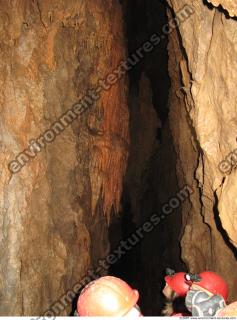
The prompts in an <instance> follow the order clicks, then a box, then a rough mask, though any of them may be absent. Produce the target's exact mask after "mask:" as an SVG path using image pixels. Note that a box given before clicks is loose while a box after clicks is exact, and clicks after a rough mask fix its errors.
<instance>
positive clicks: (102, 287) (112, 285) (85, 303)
mask: <svg viewBox="0 0 237 320" xmlns="http://www.w3.org/2000/svg"><path fill="white" fill-rule="evenodd" d="M138 298H139V293H138V291H137V290H133V289H132V288H131V287H130V286H129V285H128V284H127V283H126V282H124V281H123V280H121V279H119V278H115V277H111V276H106V277H101V278H99V279H97V280H95V281H93V282H91V283H89V284H88V285H87V286H86V287H85V288H84V289H83V291H82V292H81V294H80V296H79V298H78V302H77V312H78V314H79V316H82V317H88V316H89V317H93V316H94V317H96V316H97V317H100V316H104V317H120V316H124V315H125V314H126V313H128V312H129V311H130V310H131V309H132V308H133V307H134V306H135V305H136V303H137V301H138Z"/></svg>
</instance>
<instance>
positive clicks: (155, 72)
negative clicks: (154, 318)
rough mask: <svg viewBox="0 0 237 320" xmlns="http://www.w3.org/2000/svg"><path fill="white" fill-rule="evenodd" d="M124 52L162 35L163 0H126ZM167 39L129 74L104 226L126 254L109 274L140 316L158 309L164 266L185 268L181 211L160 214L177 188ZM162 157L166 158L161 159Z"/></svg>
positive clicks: (164, 16) (165, 11) (161, 299)
mask: <svg viewBox="0 0 237 320" xmlns="http://www.w3.org/2000/svg"><path fill="white" fill-rule="evenodd" d="M124 11H125V14H124V16H125V22H126V30H127V32H126V33H127V39H128V40H127V44H128V54H129V55H132V54H133V53H134V52H135V51H136V50H137V48H139V47H141V46H142V45H143V44H144V43H145V42H146V41H147V39H149V38H150V37H151V35H152V34H154V33H158V34H162V28H163V26H164V25H166V24H167V22H168V17H167V6H166V2H165V1H156V0H149V1H140V0H136V1H132V2H128V3H127V5H126V6H125V10H124ZM167 46H168V38H167V37H165V38H164V39H162V41H161V43H160V44H159V45H158V46H157V47H156V48H155V49H154V50H153V51H152V52H150V53H148V54H146V56H145V57H144V59H142V61H141V62H140V63H139V64H138V66H136V67H135V68H133V69H132V70H131V71H130V73H129V80H130V86H129V88H130V90H129V111H130V137H131V142H130V149H129V159H128V167H127V171H126V175H125V179H124V188H123V195H122V200H121V212H120V218H116V217H114V219H112V224H111V226H110V230H109V231H110V242H111V252H113V251H114V250H115V248H116V247H118V246H119V244H120V243H121V241H126V243H127V247H128V248H129V250H126V248H123V249H124V251H126V253H125V254H124V256H123V257H122V258H121V259H119V260H118V262H117V263H116V264H114V265H113V266H112V267H111V269H110V273H111V274H113V275H116V276H118V277H121V278H122V279H124V280H126V281H127V282H128V283H130V284H131V285H132V286H133V287H135V288H137V289H138V290H139V292H140V302H139V303H140V305H141V307H142V310H143V312H144V314H145V315H158V314H160V310H161V306H162V304H163V296H162V293H161V291H162V287H163V286H164V270H165V268H166V267H172V268H173V269H176V270H185V266H184V264H183V263H182V261H181V255H180V244H179V236H180V232H181V224H182V223H181V220H182V219H181V211H180V208H177V209H175V210H174V211H173V212H172V214H170V215H168V216H166V217H165V219H164V221H162V220H163V216H164V213H162V208H163V206H164V204H165V203H166V202H167V201H169V199H170V198H171V197H172V196H174V195H175V194H176V193H177V192H178V183H177V177H176V154H175V150H174V147H173V140H172V136H171V132H170V128H169V120H168V113H169V100H168V99H169V90H170V78H169V72H168V51H167ZM167 159H168V161H167ZM154 214H155V215H157V216H158V217H160V219H161V221H160V222H159V223H158V224H156V225H155V226H154V229H153V228H152V230H149V226H148V225H147V226H148V232H143V233H144V235H143V236H142V237H141V236H140V237H139V235H138V234H137V232H139V231H138V230H139V228H141V226H142V225H144V223H146V222H148V221H150V219H151V217H152V216H153V215H154Z"/></svg>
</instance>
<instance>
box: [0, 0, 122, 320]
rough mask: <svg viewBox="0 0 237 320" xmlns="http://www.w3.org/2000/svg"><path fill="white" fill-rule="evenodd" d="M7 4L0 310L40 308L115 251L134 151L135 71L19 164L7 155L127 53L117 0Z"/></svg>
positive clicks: (3, 19)
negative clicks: (130, 103) (113, 229)
mask: <svg viewBox="0 0 237 320" xmlns="http://www.w3.org/2000/svg"><path fill="white" fill-rule="evenodd" d="M0 11H1V13H0V37H1V44H0V70H1V75H0V84H1V85H0V107H1V128H0V130H1V134H0V136H1V155H0V157H1V187H0V207H1V216H0V226H1V230H2V232H1V242H0V252H1V264H0V294H1V303H0V314H1V315H18V316H20V315H28V316H29V315H40V314H42V313H44V311H46V310H47V309H48V308H49V307H50V306H51V305H52V304H53V303H54V302H55V301H56V300H57V299H59V298H60V297H61V295H62V294H63V293H64V292H65V291H66V290H67V289H71V288H72V286H73V285H74V284H75V283H78V282H79V281H80V279H82V277H83V276H84V275H85V274H86V272H87V269H88V268H89V266H90V265H95V264H96V262H97V261H96V260H97V259H98V258H102V257H103V256H104V255H105V254H106V252H107V250H108V241H107V225H106V218H105V215H104V214H106V215H107V216H109V213H110V210H111V208H112V207H113V206H114V207H115V208H117V207H118V202H119V198H120V192H121V183H122V178H123V174H124V171H125V164H126V157H127V143H128V115H127V105H126V79H125V78H123V80H121V81H120V82H118V83H116V84H114V85H113V86H112V88H111V90H109V91H106V90H102V92H101V98H100V100H99V101H98V102H97V103H96V106H94V107H93V108H92V109H91V110H88V111H87V112H86V113H85V114H84V115H83V116H81V117H78V119H76V120H75V121H74V122H73V124H72V126H68V127H67V128H66V130H65V131H64V132H63V133H62V134H61V135H58V136H57V138H56V140H55V141H54V142H53V143H51V144H49V145H48V146H47V147H46V148H45V149H44V150H43V151H42V152H40V153H39V154H38V155H37V157H35V158H34V159H32V160H31V161H29V162H28V163H27V165H26V166H25V167H24V168H22V170H21V171H20V172H18V173H17V174H11V173H10V171H9V170H8V163H9V162H10V161H11V160H13V159H14V158H15V157H16V156H17V154H18V153H19V152H22V151H23V150H24V149H26V148H27V147H28V143H29V141H30V140H31V139H33V138H36V137H38V136H39V135H40V134H42V133H43V132H44V131H45V130H47V129H48V128H49V127H50V125H51V124H52V123H53V122H54V121H56V120H58V118H59V117H60V116H61V115H62V114H63V113H64V112H66V111H67V110H68V109H69V108H71V107H72V105H73V104H75V103H76V102H78V101H79V99H80V97H82V96H83V95H84V94H85V93H86V91H87V90H88V89H91V88H93V87H95V85H96V84H97V81H98V80H99V79H100V78H101V79H103V78H104V77H105V76H106V75H107V74H108V73H109V72H110V71H111V70H113V69H114V68H116V67H117V65H118V64H119V61H120V60H121V59H122V58H124V56H125V45H124V40H123V21H122V13H121V8H120V5H119V3H117V2H116V3H115V2H114V1H111V0H106V1H100V0H99V1H84V0H83V1H81V0H80V1H79V0H76V1H75V0H73V1H71V0H68V1H58V0H54V1H46V0H44V1H27V0H25V1H5V0H3V1H0ZM92 256H93V259H91V257H92ZM70 308H71V305H70V303H68V304H67V305H66V308H65V307H63V308H62V309H60V308H59V313H61V314H68V312H69V311H70ZM65 309H66V310H65Z"/></svg>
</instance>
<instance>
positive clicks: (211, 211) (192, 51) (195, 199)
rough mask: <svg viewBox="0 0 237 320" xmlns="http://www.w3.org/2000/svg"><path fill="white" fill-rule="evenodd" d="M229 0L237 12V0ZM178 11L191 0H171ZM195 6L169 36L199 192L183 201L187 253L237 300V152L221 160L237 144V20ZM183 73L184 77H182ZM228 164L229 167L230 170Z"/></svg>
mask: <svg viewBox="0 0 237 320" xmlns="http://www.w3.org/2000/svg"><path fill="white" fill-rule="evenodd" d="M212 2H213V4H214V5H218V4H219V3H221V4H222V5H223V7H225V8H226V9H227V10H230V11H229V12H230V14H231V15H233V14H234V13H235V10H236V3H235V2H234V1H212ZM169 4H170V5H171V8H172V12H170V17H171V15H172V13H175V14H177V13H178V12H179V10H180V9H181V8H183V7H184V5H186V1H183V0H182V1H180V0H169ZM191 5H192V8H193V10H194V14H192V15H191V16H190V17H189V18H188V19H187V20H186V21H185V22H183V23H182V24H180V26H179V28H178V29H177V33H176V32H175V31H173V32H172V33H171V35H170V43H169V57H170V61H169V69H170V76H171V79H172V88H171V94H170V108H171V111H170V125H171V128H172V133H173V138H174V141H175V148H176V153H177V157H178V162H177V175H178V180H179V184H180V186H181V185H183V183H184V182H185V183H188V184H189V185H191V186H192V187H193V189H194V190H195V193H194V194H193V195H192V196H191V198H190V203H185V205H184V206H183V235H182V240H181V247H182V257H183V260H184V261H185V263H186V265H187V266H188V268H189V269H190V270H191V271H192V272H199V271H201V270H203V269H211V270H214V271H216V272H219V273H220V274H222V275H223V277H224V278H225V279H226V280H227V282H228V284H229V287H230V301H233V300H236V299H237V288H236V282H237V272H236V270H237V268H236V267H237V261H236V257H237V249H236V247H237V233H236V225H237V215H236V212H237V201H236V193H237V189H236V183H235V181H236V170H235V166H236V157H235V158H232V164H230V159H229V160H228V162H227V164H225V166H224V168H225V171H224V172H223V170H222V172H221V170H220V163H221V162H222V161H223V160H224V159H225V158H226V156H228V155H229V154H230V152H233V151H234V150H235V149H236V147H237V144H236V126H237V118H236V114H237V113H236V101H237V90H236V74H237V59H236V56H237V41H236V27H237V22H236V20H235V19H232V18H228V17H226V15H225V13H223V10H220V9H219V8H214V7H211V6H209V5H206V4H203V2H202V1H200V0H195V1H192V3H190V6H191ZM179 74H180V75H181V77H180V76H179ZM226 168H227V170H226Z"/></svg>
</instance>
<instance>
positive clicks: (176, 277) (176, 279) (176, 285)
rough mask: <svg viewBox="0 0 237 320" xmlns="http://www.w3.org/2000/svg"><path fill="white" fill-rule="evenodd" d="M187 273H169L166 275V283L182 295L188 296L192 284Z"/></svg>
mask: <svg viewBox="0 0 237 320" xmlns="http://www.w3.org/2000/svg"><path fill="white" fill-rule="evenodd" d="M185 275H186V273H185V272H177V273H175V274H173V275H168V276H166V277H165V281H166V283H167V284H168V285H169V286H170V287H171V289H172V290H173V291H174V292H176V293H177V295H178V296H180V297H184V296H186V294H187V292H188V290H189V288H190V286H189V285H188V283H187V282H186V279H185Z"/></svg>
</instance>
